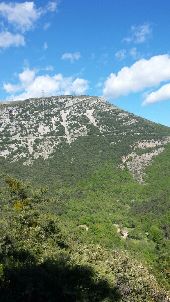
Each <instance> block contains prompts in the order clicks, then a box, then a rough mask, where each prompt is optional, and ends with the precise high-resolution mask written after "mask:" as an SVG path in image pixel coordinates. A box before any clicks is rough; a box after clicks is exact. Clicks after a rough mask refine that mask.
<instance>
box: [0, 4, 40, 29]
mask: <svg viewBox="0 0 170 302" xmlns="http://www.w3.org/2000/svg"><path fill="white" fill-rule="evenodd" d="M0 14H1V15H2V16H3V17H4V18H5V19H7V20H8V23H10V24H12V25H13V26H16V27H17V29H19V30H21V31H22V32H24V31H26V30H29V29H30V28H32V26H33V24H34V22H35V21H36V20H37V19H38V18H39V17H40V16H41V14H42V10H41V9H38V8H36V6H35V4H34V2H27V1H26V2H22V3H17V2H10V3H5V2H1V3H0Z"/></svg>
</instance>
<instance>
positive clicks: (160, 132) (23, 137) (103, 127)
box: [0, 96, 170, 182]
mask: <svg viewBox="0 0 170 302" xmlns="http://www.w3.org/2000/svg"><path fill="white" fill-rule="evenodd" d="M0 134H1V136H0V142H1V147H0V158H1V160H2V161H3V160H5V161H6V160H8V161H9V162H16V161H20V162H21V163H22V165H28V166H30V165H33V163H34V161H36V160H37V159H41V160H48V159H50V158H51V157H53V156H54V154H55V153H57V152H58V150H61V152H62V150H63V152H64V150H66V149H67V150H68V149H69V147H70V146H71V145H74V144H75V143H76V141H77V140H78V141H81V142H82V141H83V140H84V142H83V144H84V147H83V148H85V149H87V148H88V146H87V144H89V143H88V142H87V140H88V139H89V138H90V137H91V138H92V137H94V140H96V141H97V144H98V147H97V149H96V152H97V153H102V152H103V151H102V149H103V147H102V145H101V143H100V139H101V141H103V142H102V143H104V141H105V144H106V145H107V153H108V155H109V156H108V157H109V158H110V159H112V160H118V161H119V166H120V168H122V169H124V168H128V169H129V171H130V172H131V173H132V174H133V176H134V177H135V178H136V179H137V180H138V181H139V182H142V181H143V173H144V172H143V171H144V169H145V167H146V166H148V165H149V163H150V162H151V161H152V159H153V158H154V157H155V156H157V155H159V154H160V153H161V152H163V150H164V148H165V145H166V144H168V143H169V142H170V128H168V127H166V126H162V125H159V124H156V123H153V122H150V121H148V120H146V119H143V118H141V117H138V116H135V115H134V114H132V113H128V112H126V111H123V110H121V109H119V108H118V107H116V106H114V105H112V104H110V103H108V102H106V101H105V100H104V99H103V98H100V97H93V96H57V97H49V98H38V99H34V98H32V99H28V100H25V101H15V102H14V103H13V102H10V103H9V104H8V103H7V104H1V105H0ZM100 145H101V146H100ZM81 152H83V150H81ZM118 153H120V154H118ZM98 160H99V161H100V156H99V159H98ZM70 161H74V158H73V157H72V158H71V159H70Z"/></svg>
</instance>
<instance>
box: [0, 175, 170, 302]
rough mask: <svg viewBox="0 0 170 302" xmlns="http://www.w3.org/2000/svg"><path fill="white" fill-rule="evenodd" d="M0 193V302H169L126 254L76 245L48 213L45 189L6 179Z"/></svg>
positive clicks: (59, 220)
mask: <svg viewBox="0 0 170 302" xmlns="http://www.w3.org/2000/svg"><path fill="white" fill-rule="evenodd" d="M6 183H7V184H8V187H9V192H8V193H7V192H6V193H5V194H1V204H2V215H1V218H0V224H1V225H0V232H1V234H0V301H2V302H5V301H7V302H13V301H18V302H20V301H24V302H27V301H44V302H45V301H49V302H51V301H73V302H74V301H75V302H76V301H80V302H81V301H82V302H85V301H86V302H88V301H89V302H91V301H98V302H99V301H105V302H106V301H107V302H109V301H122V302H123V301H127V302H128V301H129V302H133V301H134V302H135V301H136V302H140V301H141V302H142V301H147V302H149V301H152V302H153V301H157V302H158V301H159V302H161V301H162V302H163V301H164V302H165V301H170V300H168V298H167V296H166V294H165V292H164V291H163V290H162V289H161V288H160V286H159V285H158V283H157V281H156V280H155V278H154V277H153V276H152V275H151V274H150V273H149V272H148V270H147V269H146V268H145V267H144V266H143V265H142V264H140V263H138V262H137V261H135V260H132V259H130V257H129V256H128V254H126V253H124V252H118V251H110V250H106V249H104V248H102V247H101V246H99V245H84V244H78V243H77V242H74V241H73V240H72V239H71V238H70V237H68V235H67V230H66V229H65V227H64V225H63V223H62V221H61V218H59V217H57V216H56V215H55V214H51V213H47V212H46V211H45V210H44V209H45V208H46V207H45V206H44V205H45V204H48V202H50V201H49V200H48V199H47V198H46V197H45V191H44V190H39V191H36V192H35V191H34V192H32V189H31V188H30V187H28V186H26V185H24V184H23V183H21V182H19V181H17V180H14V179H11V178H7V179H6Z"/></svg>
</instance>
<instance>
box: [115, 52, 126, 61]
mask: <svg viewBox="0 0 170 302" xmlns="http://www.w3.org/2000/svg"><path fill="white" fill-rule="evenodd" d="M115 57H116V59H118V60H120V61H122V60H123V59H125V58H126V49H120V50H118V51H117V52H116V53H115Z"/></svg>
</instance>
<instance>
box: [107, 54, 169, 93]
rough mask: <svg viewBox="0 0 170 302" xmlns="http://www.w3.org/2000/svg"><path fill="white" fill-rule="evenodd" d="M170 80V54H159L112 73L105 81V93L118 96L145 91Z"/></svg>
mask: <svg viewBox="0 0 170 302" xmlns="http://www.w3.org/2000/svg"><path fill="white" fill-rule="evenodd" d="M168 80H170V56H169V55H167V54H165V55H158V56H153V57H151V58H150V59H148V60H146V59H141V60H138V61H137V62H135V63H134V64H133V65H131V66H130V67H127V66H125V67H123V68H122V69H121V70H120V71H119V72H118V73H117V74H115V73H111V74H110V75H109V76H108V78H107V79H106V81H105V82H104V87H103V94H104V96H106V97H109V98H113V99H115V98H118V97H120V96H124V95H128V94H129V93H136V92H140V91H143V90H144V89H146V88H149V87H154V86H156V85H159V84H160V83H161V82H165V81H168Z"/></svg>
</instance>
